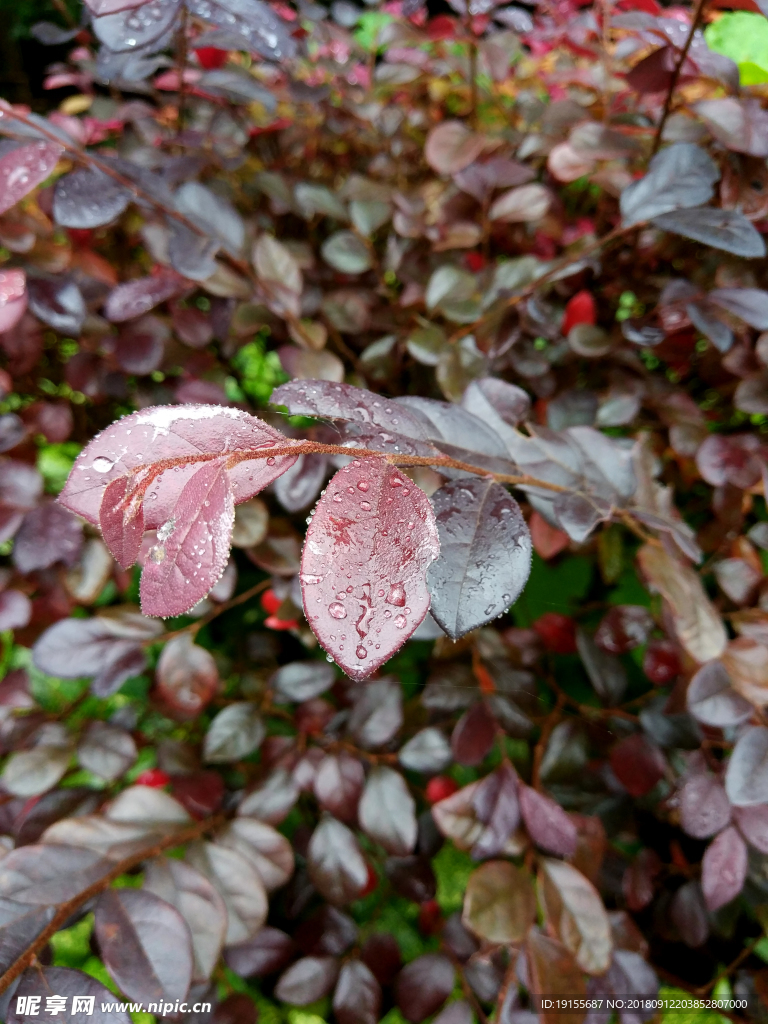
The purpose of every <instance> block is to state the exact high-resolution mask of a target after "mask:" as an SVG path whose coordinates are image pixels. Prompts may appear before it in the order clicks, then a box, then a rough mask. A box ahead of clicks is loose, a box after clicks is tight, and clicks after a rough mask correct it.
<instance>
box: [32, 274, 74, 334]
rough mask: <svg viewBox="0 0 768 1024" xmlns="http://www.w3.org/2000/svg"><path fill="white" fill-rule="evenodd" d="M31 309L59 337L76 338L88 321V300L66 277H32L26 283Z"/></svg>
mask: <svg viewBox="0 0 768 1024" xmlns="http://www.w3.org/2000/svg"><path fill="white" fill-rule="evenodd" d="M27 291H28V296H29V308H30V311H31V312H32V313H34V314H35V316H36V317H37V318H38V320H42V321H43V323H44V324H47V325H48V326H49V327H52V328H53V330H54V331H58V333H59V334H73V335H75V337H77V336H78V335H79V334H80V330H81V328H82V326H83V322H84V321H85V314H86V308H85V300H84V298H83V294H82V292H81V291H80V289H79V288H78V286H77V285H76V284H75V282H74V281H72V280H69V279H68V278H66V277H59V278H51V279H49V278H42V277H31V278H30V279H29V280H28V282H27Z"/></svg>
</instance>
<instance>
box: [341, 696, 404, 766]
mask: <svg viewBox="0 0 768 1024" xmlns="http://www.w3.org/2000/svg"><path fill="white" fill-rule="evenodd" d="M402 724H403V691H402V688H401V686H400V682H399V680H397V679H391V678H385V679H379V680H377V681H376V682H374V683H367V684H366V685H365V686H364V687H360V689H359V691H358V695H357V700H356V701H355V704H354V707H353V708H352V712H351V714H350V716H349V731H350V733H351V734H352V736H353V737H354V739H355V741H356V742H357V743H359V744H360V746H361V747H363V748H365V749H366V750H373V749H375V748H376V747H382V746H384V744H385V743H389V741H390V740H391V739H392V738H393V737H394V736H395V735H396V733H397V732H398V730H399V729H400V727H401V726H402Z"/></svg>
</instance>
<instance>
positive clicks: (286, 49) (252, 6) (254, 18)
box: [187, 0, 296, 61]
mask: <svg viewBox="0 0 768 1024" xmlns="http://www.w3.org/2000/svg"><path fill="white" fill-rule="evenodd" d="M187 6H188V8H189V10H190V13H191V14H192V15H195V16H196V17H199V18H202V19H203V20H204V21H208V22H210V23H211V24H213V25H216V26H218V27H219V28H221V29H223V30H224V32H226V33H227V35H228V36H229V37H230V38H232V37H234V38H235V39H236V40H237V45H238V46H240V47H243V48H246V49H249V50H250V51H251V52H252V53H259V54H261V55H262V56H263V57H266V58H267V59H268V60H275V61H276V60H284V59H287V58H291V57H294V56H295V54H296V44H295V43H294V41H293V39H292V38H291V36H290V35H289V34H288V31H287V29H286V26H285V22H284V21H283V20H282V19H281V18H279V17H278V16H277V14H276V13H275V12H274V11H273V10H272V8H271V7H270V6H269V4H266V3H264V2H263V0H187ZM233 46H234V44H233Z"/></svg>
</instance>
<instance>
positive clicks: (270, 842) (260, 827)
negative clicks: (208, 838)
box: [216, 817, 293, 892]
mask: <svg viewBox="0 0 768 1024" xmlns="http://www.w3.org/2000/svg"><path fill="white" fill-rule="evenodd" d="M216 842H217V843H218V844H219V845H221V846H226V847H227V848H228V849H230V850H237V851H238V853H241V854H242V855H243V856H244V857H245V859H246V860H248V861H250V862H251V864H253V866H254V867H255V868H256V870H257V871H258V873H259V875H260V876H261V879H262V881H263V882H264V888H265V889H266V890H267V892H272V890H273V889H279V888H280V886H281V885H285V883H286V882H287V881H288V879H289V878H290V877H291V875H292V874H293V847H292V846H291V844H290V843H289V842H288V840H287V839H286V838H285V836H283V835H281V834H280V833H279V832H278V831H277V829H274V828H272V826H271V825H266V824H265V823H264V822H263V821H257V820H256V819H255V818H244V817H238V818H236V819H235V820H234V821H231V822H229V824H228V825H225V826H224V828H223V829H222V830H221V831H220V832H219V833H218V834H217V836H216Z"/></svg>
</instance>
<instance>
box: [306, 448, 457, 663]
mask: <svg viewBox="0 0 768 1024" xmlns="http://www.w3.org/2000/svg"><path fill="white" fill-rule="evenodd" d="M438 553H439V541H438V535H437V529H436V527H435V519H434V514H433V512H432V508H431V506H430V504H429V501H428V499H427V496H426V495H425V494H424V492H423V491H421V490H420V489H419V488H418V487H416V486H415V485H414V484H413V483H412V482H411V481H410V480H409V479H408V477H406V476H403V474H402V473H401V472H400V471H399V470H397V469H395V468H394V467H392V466H390V465H388V464H387V463H386V462H384V460H383V459H375V460H374V459H368V460H364V461H360V460H355V461H354V462H352V463H351V464H350V465H349V466H346V467H345V468H344V469H342V470H340V471H339V472H338V473H337V474H336V476H335V477H334V478H333V480H332V481H331V483H330V484H329V486H328V488H327V490H326V492H325V494H324V495H323V497H321V499H320V501H319V502H318V504H317V506H316V508H315V512H314V515H313V517H312V521H311V523H310V526H309V529H308V530H307V539H306V543H305V545H304V552H303V554H302V560H301V588H302V595H303V598H304V610H305V614H306V616H307V621H308V622H309V625H310V627H311V628H312V631H313V632H314V634H315V636H317V638H318V640H319V641H320V643H321V645H322V646H323V647H324V648H325V650H326V651H328V653H329V654H330V655H332V657H333V658H334V659H335V661H336V662H337V663H338V664H339V665H340V666H341V667H342V668H343V669H344V671H345V672H346V673H347V675H348V676H350V677H351V678H352V679H357V680H360V679H365V677H366V676H369V675H370V674H371V673H372V672H375V671H376V669H377V668H379V667H380V666H381V665H382V664H383V663H384V662H385V661H386V660H387V659H388V658H390V657H391V655H392V654H394V653H395V651H396V650H398V649H399V648H400V647H401V646H402V645H403V643H404V642H405V641H406V640H407V639H408V637H409V636H410V635H411V634H412V633H413V631H414V630H415V629H416V627H417V626H418V625H419V623H420V622H421V621H422V619H423V618H424V616H425V615H426V614H427V610H428V609H429V593H428V591H427V587H426V581H425V576H426V570H427V567H428V566H429V564H430V562H432V561H433V560H434V559H435V558H436V557H437V555H438Z"/></svg>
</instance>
